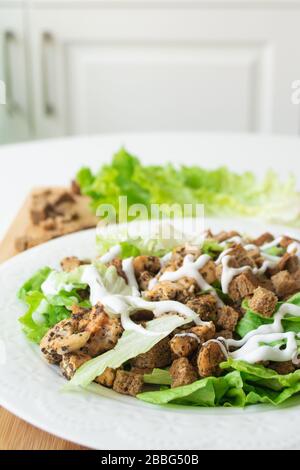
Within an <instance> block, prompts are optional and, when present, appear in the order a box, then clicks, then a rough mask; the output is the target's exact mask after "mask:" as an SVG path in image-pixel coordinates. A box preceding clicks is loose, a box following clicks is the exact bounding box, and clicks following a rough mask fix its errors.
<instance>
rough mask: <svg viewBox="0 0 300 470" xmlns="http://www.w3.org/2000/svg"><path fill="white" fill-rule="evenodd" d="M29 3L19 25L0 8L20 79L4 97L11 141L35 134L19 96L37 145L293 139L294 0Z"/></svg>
mask: <svg viewBox="0 0 300 470" xmlns="http://www.w3.org/2000/svg"><path fill="white" fill-rule="evenodd" d="M25 4H26V6H25V7H24V10H26V15H25V21H23V20H24V17H23V19H22V12H21V10H20V11H17V10H16V9H15V10H14V12H12V11H11V12H9V11H8V10H5V12H4V11H3V9H2V10H0V28H1V31H8V32H10V31H14V35H13V36H12V35H8V36H7V34H6V33H5V34H3V33H2V35H1V38H2V39H1V40H2V41H3V38H5V37H6V38H9V41H8V43H9V44H8V46H7V44H6V50H8V54H6V55H8V56H9V59H8V64H9V66H8V71H11V70H13V69H14V70H17V72H14V73H13V76H14V79H13V80H12V81H14V80H15V81H16V82H18V83H17V84H14V83H12V85H11V88H10V89H11V90H13V91H12V98H11V103H12V104H13V105H14V103H15V102H16V103H17V104H18V106H17V107H16V109H18V113H14V114H13V115H11V116H8V115H7V116H6V118H5V119H6V121H5V122H6V124H5V127H6V129H7V133H8V134H9V133H10V132H11V131H12V132H17V134H18V135H22V133H23V132H24V135H26V133H28V129H29V128H30V118H31V114H30V113H29V114H28V113H27V114H26V106H27V109H28V105H26V99H25V96H26V93H25V88H27V89H28V88H30V91H31V95H30V99H29V102H30V103H32V121H33V128H34V129H35V136H36V137H38V138H40V137H51V136H60V135H65V134H90V133H101V132H119V131H120V132H122V131H134V132H138V131H157V130H159V131H168V130H175V131H176V130H178V131H184V130H192V131H193V130H194V131H197V130H213V131H217V130H221V131H222V130H224V131H250V132H280V133H288V134H299V129H300V122H299V116H300V113H299V105H294V104H292V102H291V94H292V83H293V81H295V80H299V79H300V49H299V48H298V47H297V44H298V43H299V42H300V28H299V24H300V0H293V1H292V2H291V1H287V2H284V1H283V0H268V2H264V3H263V4H260V2H252V1H251V0H240V1H239V0H231V1H230V0H228V1H227V0H219V1H217V0H211V4H208V2H206V1H202V0H191V1H190V2H185V1H184V0H174V1H173V0H161V1H158V0H153V1H152V2H149V1H146V0H139V1H138V0H123V1H122V2H120V1H115V0H111V1H109V2H108V1H105V0H98V1H97V0H89V2H84V1H83V0H82V1H80V0H64V1H63V0H61V1H60V0H52V1H50V0H32V1H28V2H26V1H25ZM0 7H1V0H0ZM10 19H11V21H12V22H13V24H12V25H10ZM22 21H23V23H22ZM24 22H25V26H24ZM23 27H24V28H25V30H26V34H25V36H26V37H25V42H24V43H23V42H22V41H21V38H23V36H24V34H23V33H24V31H23ZM16 38H17V40H16ZM19 38H20V41H19ZM23 48H25V49H26V50H23ZM16 49H17V50H16ZM26 51H27V52H28V56H27V58H26V59H25V57H26V55H25V53H26ZM18 54H20V56H19V59H17V57H18ZM0 60H1V61H3V60H4V59H3V57H1V56H0ZM13 60H16V61H17V65H16V66H15V65H14V64H13V63H12V62H13ZM24 60H25V63H24ZM6 62H7V59H6ZM25 65H26V66H27V71H26V70H25ZM15 67H16V68H15ZM5 68H6V72H5V73H7V63H6V64H5ZM9 73H10V74H11V75H12V73H11V72H9ZM28 73H29V76H30V83H29V85H30V87H28V84H27V85H26V77H27V76H28ZM20 82H22V86H23V87H25V88H24V90H23V91H22V86H21V88H20ZM18 90H19V91H18ZM20 90H21V91H20ZM12 107H13V108H14V106H12ZM24 117H25V120H24ZM13 123H14V124H13Z"/></svg>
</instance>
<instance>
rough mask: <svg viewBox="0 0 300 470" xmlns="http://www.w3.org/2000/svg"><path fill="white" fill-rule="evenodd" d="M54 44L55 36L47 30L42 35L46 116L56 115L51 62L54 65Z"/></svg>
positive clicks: (44, 108) (43, 90)
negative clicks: (52, 92)
mask: <svg viewBox="0 0 300 470" xmlns="http://www.w3.org/2000/svg"><path fill="white" fill-rule="evenodd" d="M53 45H54V37H53V35H52V34H51V33H50V32H48V31H45V32H44V33H43V35H42V57H41V59H42V93H43V101H42V103H43V110H44V113H45V114H46V116H49V117H51V116H54V115H55V112H56V110H55V105H54V103H53V101H52V97H51V89H50V87H51V85H52V87H53V84H51V76H52V73H51V72H52V70H51V64H52V66H54V63H53V61H52V59H53V55H52V54H53V52H54V51H53Z"/></svg>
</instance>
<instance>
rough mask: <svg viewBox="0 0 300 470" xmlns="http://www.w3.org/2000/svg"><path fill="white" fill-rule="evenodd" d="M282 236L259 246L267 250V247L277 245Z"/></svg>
mask: <svg viewBox="0 0 300 470" xmlns="http://www.w3.org/2000/svg"><path fill="white" fill-rule="evenodd" d="M282 239H283V237H277V238H275V240H273V241H272V242H270V243H265V244H264V245H262V246H261V247H260V249H261V250H268V249H269V248H273V246H277V245H279V244H280V243H281V242H282Z"/></svg>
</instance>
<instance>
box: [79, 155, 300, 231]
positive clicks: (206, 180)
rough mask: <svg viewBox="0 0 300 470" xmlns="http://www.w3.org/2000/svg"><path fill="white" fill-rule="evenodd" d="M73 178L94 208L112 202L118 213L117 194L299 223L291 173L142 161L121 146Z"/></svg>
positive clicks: (131, 200) (298, 196)
mask: <svg viewBox="0 0 300 470" xmlns="http://www.w3.org/2000/svg"><path fill="white" fill-rule="evenodd" d="M76 181H77V183H78V184H79V186H80V188H81V191H82V193H83V194H86V195H87V196H89V197H90V198H91V205H92V208H93V210H95V211H96V210H97V208H98V206H99V205H100V204H107V203H108V204H112V205H113V206H114V207H115V210H116V213H117V216H120V214H119V200H118V199H119V196H127V198H128V205H132V204H136V203H137V204H140V203H141V204H143V205H145V206H146V208H150V205H151V204H152V203H155V204H174V203H177V204H179V206H181V207H183V205H184V204H187V203H190V204H192V213H191V215H194V214H195V205H196V204H199V203H200V204H204V205H205V213H206V214H207V215H214V216H219V215H220V213H221V214H222V216H223V217H224V216H227V215H232V216H237V215H239V216H251V217H261V218H263V219H266V220H269V221H273V222H279V223H288V224H292V225H295V226H299V225H300V217H299V215H300V214H299V206H300V194H299V192H298V191H297V190H296V184H295V178H294V177H293V176H291V177H289V178H287V179H286V181H285V182H282V181H281V180H280V178H279V176H278V175H277V174H275V173H274V172H273V171H269V172H268V173H267V174H266V175H265V178H264V179H263V181H260V180H259V179H258V178H256V177H255V175H254V174H253V173H251V172H245V173H242V174H237V173H235V172H232V171H230V170H229V169H228V168H226V167H220V168H217V169H213V170H208V169H204V168H202V167H200V166H192V167H188V166H180V167H177V166H176V167H175V166H173V165H171V164H166V165H142V163H141V162H140V161H139V160H138V159H137V158H136V157H135V156H133V155H131V154H130V153H129V152H127V151H126V150H125V149H124V148H122V149H120V151H119V152H117V153H116V154H115V155H114V157H113V159H112V162H111V163H110V164H106V165H103V166H102V167H101V168H100V170H99V171H98V172H97V173H96V174H93V173H92V172H91V170H90V169H88V168H82V169H81V170H80V171H79V172H78V174H77V176H76Z"/></svg>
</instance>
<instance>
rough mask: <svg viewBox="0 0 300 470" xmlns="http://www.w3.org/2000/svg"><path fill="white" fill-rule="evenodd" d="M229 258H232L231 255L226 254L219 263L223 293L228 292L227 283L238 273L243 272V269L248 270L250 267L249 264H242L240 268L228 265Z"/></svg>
mask: <svg viewBox="0 0 300 470" xmlns="http://www.w3.org/2000/svg"><path fill="white" fill-rule="evenodd" d="M231 258H232V257H231V256H229V255H226V256H224V257H223V258H222V260H221V263H222V274H221V286H222V291H223V292H224V294H228V290H229V285H230V283H231V281H232V279H233V278H234V277H235V276H238V275H239V274H241V273H244V272H245V271H249V269H251V268H250V266H242V267H241V268H232V267H230V266H229V262H230V260H231Z"/></svg>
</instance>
